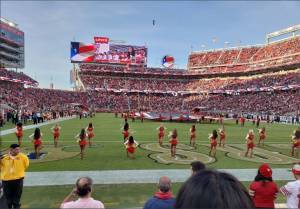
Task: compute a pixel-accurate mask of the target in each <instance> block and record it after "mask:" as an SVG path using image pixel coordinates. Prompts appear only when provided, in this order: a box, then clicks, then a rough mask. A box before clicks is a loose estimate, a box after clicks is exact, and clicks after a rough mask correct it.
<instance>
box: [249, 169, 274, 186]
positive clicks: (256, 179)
mask: <svg viewBox="0 0 300 209" xmlns="http://www.w3.org/2000/svg"><path fill="white" fill-rule="evenodd" d="M254 181H261V182H262V183H263V185H264V184H265V183H266V182H267V181H273V178H272V177H269V178H268V177H264V176H263V175H261V173H260V172H259V171H258V172H257V175H256V176H255V178H254Z"/></svg>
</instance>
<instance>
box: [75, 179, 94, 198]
mask: <svg viewBox="0 0 300 209" xmlns="http://www.w3.org/2000/svg"><path fill="white" fill-rule="evenodd" d="M83 178H84V179H86V180H87V182H86V183H85V184H83V185H80V184H79V182H80V180H81V179H83ZM92 184H93V180H92V179H91V178H89V177H82V178H79V179H78V180H77V181H76V188H77V190H76V193H77V195H78V196H79V197H84V196H86V195H87V194H88V193H89V192H91V191H92Z"/></svg>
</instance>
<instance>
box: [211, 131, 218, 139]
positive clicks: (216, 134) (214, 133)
mask: <svg viewBox="0 0 300 209" xmlns="http://www.w3.org/2000/svg"><path fill="white" fill-rule="evenodd" d="M212 136H213V138H215V139H216V138H218V132H217V130H213V132H212Z"/></svg>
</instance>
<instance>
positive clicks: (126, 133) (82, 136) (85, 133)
mask: <svg viewBox="0 0 300 209" xmlns="http://www.w3.org/2000/svg"><path fill="white" fill-rule="evenodd" d="M51 130H52V134H53V142H54V146H55V147H57V145H58V140H59V136H60V131H61V127H60V126H59V124H56V125H55V126H53V127H52V128H51ZM166 130H167V128H166V127H165V126H164V125H163V124H160V126H159V127H158V128H157V131H158V143H159V145H160V146H162V145H163V140H164V137H165V131H166ZM189 132H190V145H191V146H193V147H195V146H196V127H195V125H192V127H191V128H190V130H189ZM15 133H16V136H17V139H18V144H19V145H20V146H21V144H22V138H23V126H22V123H17V126H16V131H15ZM122 134H123V140H124V146H125V149H126V154H127V157H129V158H135V156H134V153H135V150H136V148H137V147H138V145H139V144H138V142H137V141H135V140H134V139H133V136H132V135H131V133H130V129H129V124H128V122H127V120H125V124H124V127H123V131H122ZM258 134H259V142H258V145H260V144H261V143H262V145H263V146H264V141H265V139H266V129H265V128H264V127H263V128H261V129H258ZM42 136H43V134H42V133H41V131H40V129H39V128H36V129H35V131H34V133H33V134H31V135H30V136H29V138H30V139H31V140H32V143H33V145H34V151H35V156H36V158H39V153H40V150H41V148H42ZM94 136H95V135H94V127H93V124H92V123H89V125H88V126H87V127H86V128H85V129H84V128H83V129H81V131H80V133H79V134H77V135H76V136H75V139H77V140H76V142H77V143H78V145H79V147H80V158H81V159H83V157H84V150H85V147H86V145H87V144H88V145H89V147H91V146H92V144H93V138H94ZM168 138H169V143H170V148H171V157H175V156H176V146H177V144H178V142H179V139H178V133H177V129H174V130H173V131H171V132H170V133H169V135H168ZM218 138H219V146H220V147H224V146H225V141H226V132H225V128H224V126H223V127H222V128H220V129H219V130H218V131H217V130H213V131H212V133H211V134H209V137H208V139H209V142H210V151H209V156H213V157H215V156H216V150H217V145H218ZM245 139H246V148H247V149H246V152H245V157H250V158H252V157H253V149H254V147H255V135H254V131H253V129H250V130H249V131H248V133H247V135H246V138H245ZM87 140H88V141H87ZM291 145H292V146H291V155H292V156H295V155H296V156H297V157H298V155H299V153H298V150H299V149H300V128H298V129H297V130H295V131H294V132H293V135H292V143H291Z"/></svg>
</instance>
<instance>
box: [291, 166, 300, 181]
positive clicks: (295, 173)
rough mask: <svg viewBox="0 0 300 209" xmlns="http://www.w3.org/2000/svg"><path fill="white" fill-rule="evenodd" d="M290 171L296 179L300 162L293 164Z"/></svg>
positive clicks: (299, 173)
mask: <svg viewBox="0 0 300 209" xmlns="http://www.w3.org/2000/svg"><path fill="white" fill-rule="evenodd" d="M292 172H293V174H294V176H295V178H296V179H300V163H298V164H295V165H294V166H293V169H292Z"/></svg>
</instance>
